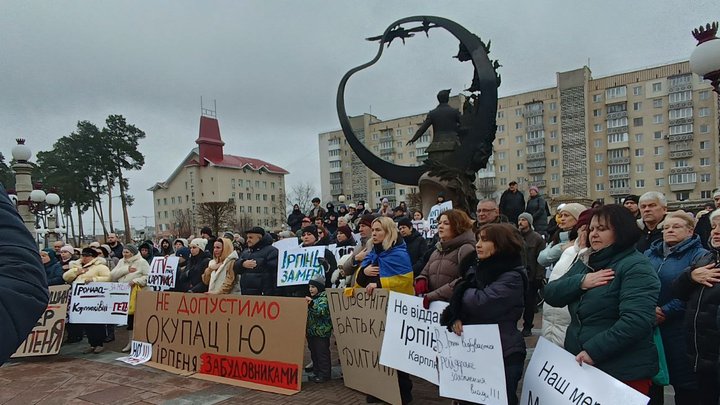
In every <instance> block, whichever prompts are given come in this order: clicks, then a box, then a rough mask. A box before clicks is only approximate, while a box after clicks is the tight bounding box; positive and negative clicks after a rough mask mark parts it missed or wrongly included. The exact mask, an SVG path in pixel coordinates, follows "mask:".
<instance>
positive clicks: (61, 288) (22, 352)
mask: <svg viewBox="0 0 720 405" xmlns="http://www.w3.org/2000/svg"><path fill="white" fill-rule="evenodd" d="M48 290H49V292H50V301H48V306H47V308H46V309H45V312H44V313H43V314H42V316H40V319H38V321H37V323H36V324H35V327H34V328H33V329H32V331H30V333H29V334H28V337H27V339H25V341H24V342H22V344H21V345H20V347H18V349H17V350H16V351H15V354H13V355H12V356H11V357H29V356H47V355H51V354H57V353H58V352H59V351H60V346H61V345H62V341H63V333H65V315H66V314H67V306H68V297H70V286H69V285H54V286H51V287H49V288H48Z"/></svg>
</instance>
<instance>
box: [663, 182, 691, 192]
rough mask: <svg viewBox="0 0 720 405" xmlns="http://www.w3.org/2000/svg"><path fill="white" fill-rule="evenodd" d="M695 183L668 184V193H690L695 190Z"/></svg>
mask: <svg viewBox="0 0 720 405" xmlns="http://www.w3.org/2000/svg"><path fill="white" fill-rule="evenodd" d="M696 185H697V183H677V184H670V191H691V190H694V189H695V186H696Z"/></svg>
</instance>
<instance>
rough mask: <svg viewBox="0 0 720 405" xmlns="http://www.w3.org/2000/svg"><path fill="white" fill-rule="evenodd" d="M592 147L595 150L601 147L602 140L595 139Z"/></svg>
mask: <svg viewBox="0 0 720 405" xmlns="http://www.w3.org/2000/svg"><path fill="white" fill-rule="evenodd" d="M594 145H595V147H596V148H599V147H601V146H602V139H596V140H595V141H594Z"/></svg>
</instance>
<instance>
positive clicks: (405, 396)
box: [395, 370, 413, 404]
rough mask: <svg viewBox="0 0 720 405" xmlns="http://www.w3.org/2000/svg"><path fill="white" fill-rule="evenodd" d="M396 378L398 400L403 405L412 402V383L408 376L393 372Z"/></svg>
mask: <svg viewBox="0 0 720 405" xmlns="http://www.w3.org/2000/svg"><path fill="white" fill-rule="evenodd" d="M395 372H397V376H398V385H399V386H400V400H401V401H402V403H403V404H408V403H410V401H412V399H413V396H412V388H413V382H412V380H411V379H410V374H408V373H405V372H402V371H400V370H395Z"/></svg>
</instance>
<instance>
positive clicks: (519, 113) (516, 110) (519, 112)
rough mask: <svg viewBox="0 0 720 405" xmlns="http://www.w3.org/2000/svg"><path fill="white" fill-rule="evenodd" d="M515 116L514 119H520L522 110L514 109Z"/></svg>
mask: <svg viewBox="0 0 720 405" xmlns="http://www.w3.org/2000/svg"><path fill="white" fill-rule="evenodd" d="M515 116H516V117H522V108H516V109H515Z"/></svg>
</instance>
